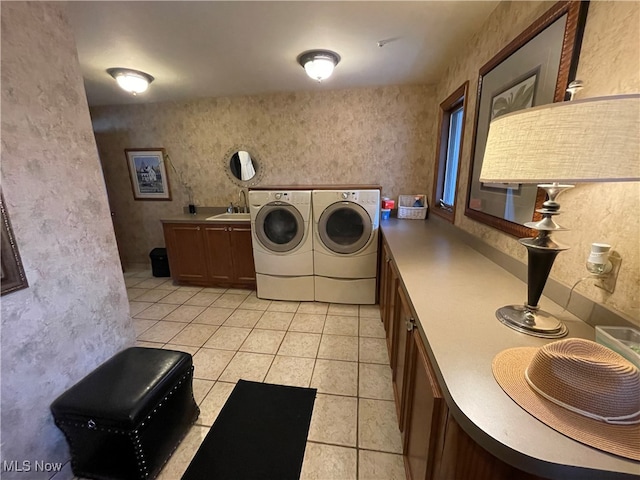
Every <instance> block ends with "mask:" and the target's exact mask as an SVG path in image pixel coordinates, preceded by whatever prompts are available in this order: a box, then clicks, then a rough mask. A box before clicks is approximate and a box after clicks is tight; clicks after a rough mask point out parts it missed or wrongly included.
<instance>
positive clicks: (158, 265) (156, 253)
mask: <svg viewBox="0 0 640 480" xmlns="http://www.w3.org/2000/svg"><path fill="white" fill-rule="evenodd" d="M149 258H151V272H152V273H153V276H154V277H170V276H171V272H170V271H169V258H168V257H167V249H166V248H154V249H153V250H151V253H150V254H149Z"/></svg>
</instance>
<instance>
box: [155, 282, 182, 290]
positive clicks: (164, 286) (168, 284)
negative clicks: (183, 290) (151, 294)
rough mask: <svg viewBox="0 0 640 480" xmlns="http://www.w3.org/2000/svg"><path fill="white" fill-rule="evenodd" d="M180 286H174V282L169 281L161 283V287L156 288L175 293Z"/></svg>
mask: <svg viewBox="0 0 640 480" xmlns="http://www.w3.org/2000/svg"><path fill="white" fill-rule="evenodd" d="M178 287H179V286H178V285H174V284H173V280H171V279H169V280H167V281H166V282H164V283H161V284H160V285H158V286H157V287H155V288H156V289H157V290H169V291H173V290H177V289H178Z"/></svg>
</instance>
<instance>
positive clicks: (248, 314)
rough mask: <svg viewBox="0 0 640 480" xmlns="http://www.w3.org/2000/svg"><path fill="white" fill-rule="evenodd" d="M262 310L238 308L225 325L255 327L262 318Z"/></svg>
mask: <svg viewBox="0 0 640 480" xmlns="http://www.w3.org/2000/svg"><path fill="white" fill-rule="evenodd" d="M261 316H262V311H260V310H242V309H240V308H238V309H237V310H236V311H235V312H233V313H232V314H231V316H230V317H229V318H227V320H226V321H225V322H224V326H225V327H244V328H253V327H255V326H256V323H258V320H260V317H261Z"/></svg>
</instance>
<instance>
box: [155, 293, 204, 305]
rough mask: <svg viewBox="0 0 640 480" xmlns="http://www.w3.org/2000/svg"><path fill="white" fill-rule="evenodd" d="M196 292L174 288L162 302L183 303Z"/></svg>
mask: <svg viewBox="0 0 640 480" xmlns="http://www.w3.org/2000/svg"><path fill="white" fill-rule="evenodd" d="M195 294H196V293H195V292H190V291H181V290H174V291H173V292H171V293H170V294H169V295H167V296H166V297H164V298H163V299H161V300H160V302H161V303H172V304H174V305H182V304H183V303H184V302H186V301H187V300H189V299H190V298H191V297H193V296H194V295H195Z"/></svg>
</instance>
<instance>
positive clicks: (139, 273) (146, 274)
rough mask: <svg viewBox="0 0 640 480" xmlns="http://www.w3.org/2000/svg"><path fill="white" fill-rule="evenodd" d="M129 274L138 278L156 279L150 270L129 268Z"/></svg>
mask: <svg viewBox="0 0 640 480" xmlns="http://www.w3.org/2000/svg"><path fill="white" fill-rule="evenodd" d="M131 273H132V274H133V276H134V277H139V278H156V277H154V276H153V272H152V270H151V269H150V268H137V267H136V268H131Z"/></svg>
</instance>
